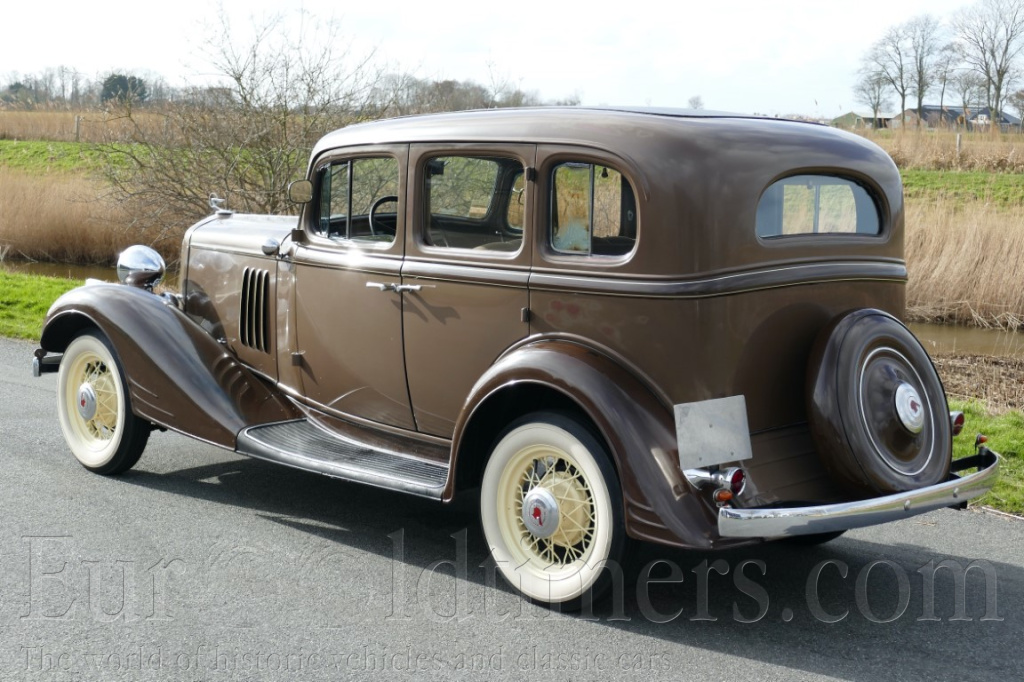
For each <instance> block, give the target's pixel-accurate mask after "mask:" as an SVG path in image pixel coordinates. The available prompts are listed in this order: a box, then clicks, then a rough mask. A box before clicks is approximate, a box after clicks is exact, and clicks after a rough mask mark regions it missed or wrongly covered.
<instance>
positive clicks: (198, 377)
mask: <svg viewBox="0 0 1024 682" xmlns="http://www.w3.org/2000/svg"><path fill="white" fill-rule="evenodd" d="M90 327H94V328H97V329H99V330H100V331H101V332H103V333H104V334H105V335H106V336H107V338H109V339H110V341H111V343H112V344H113V346H114V350H115V352H116V355H117V358H118V360H119V361H120V362H121V364H122V366H123V369H124V373H125V376H126V377H127V378H128V384H129V390H130V391H131V397H132V409H133V411H134V412H135V414H136V415H138V416H139V417H142V418H143V419H147V420H149V421H151V422H153V423H155V424H158V425H160V426H164V427H167V428H169V429H173V430H175V431H180V432H182V433H185V434H187V435H189V436H193V437H195V438H199V439H201V440H204V441H207V442H209V443H213V444H214V445H219V446H221V447H225V448H229V449H232V450H234V449H235V436H236V435H237V434H238V432H239V431H240V430H241V429H243V428H244V427H247V426H253V425H255V424H263V423H267V422H274V421H282V420H286V419H294V418H297V417H299V416H300V415H299V413H298V411H297V410H296V408H295V407H294V406H293V405H292V404H291V403H290V402H289V401H288V400H287V398H285V397H284V396H283V395H282V394H280V393H279V392H278V391H276V390H275V389H274V388H272V387H271V386H269V385H268V384H267V383H265V382H264V381H263V380H261V379H260V378H259V377H257V376H256V375H255V374H254V373H253V372H252V371H250V370H249V369H248V368H247V367H246V366H245V365H243V364H242V363H241V362H240V361H239V360H238V359H237V358H236V357H235V356H234V355H232V354H230V353H229V352H228V351H227V350H226V349H225V348H224V346H222V345H221V344H220V343H218V342H217V341H216V340H215V339H213V338H212V337H211V336H210V335H209V334H207V333H206V332H205V331H204V330H203V329H202V328H201V327H199V326H198V325H197V324H195V323H194V322H192V321H191V320H190V319H189V318H188V316H186V315H185V314H184V313H183V312H181V311H180V310H178V309H177V308H174V307H173V306H169V305H167V304H166V303H164V301H163V299H161V298H160V297H158V296H154V295H153V294H150V293H148V292H145V291H143V290H141V289H137V288H134V287H127V286H122V285H117V284H95V285H90V286H85V287H80V288H78V289H74V290H72V291H69V292H68V293H66V294H64V295H63V296H61V297H60V298H59V299H57V301H56V302H54V304H53V306H51V308H50V311H49V313H48V314H47V317H46V323H45V324H44V327H43V335H42V339H41V341H40V345H41V346H42V348H43V349H44V350H46V351H49V352H54V353H62V352H64V350H65V349H66V348H67V346H68V344H69V343H70V342H71V340H72V339H74V338H75V336H77V335H78V334H80V333H81V332H82V331H83V330H84V329H86V328H90Z"/></svg>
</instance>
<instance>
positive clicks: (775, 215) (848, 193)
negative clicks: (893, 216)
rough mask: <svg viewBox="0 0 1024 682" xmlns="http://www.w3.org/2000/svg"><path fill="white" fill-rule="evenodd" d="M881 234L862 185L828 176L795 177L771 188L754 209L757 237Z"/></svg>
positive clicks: (869, 200) (777, 183)
mask: <svg viewBox="0 0 1024 682" xmlns="http://www.w3.org/2000/svg"><path fill="white" fill-rule="evenodd" d="M880 232H881V221H880V220H879V211H878V206H877V205H876V204H875V201H874V199H873V198H872V197H871V195H870V194H869V193H868V191H867V190H866V189H865V188H864V187H862V186H861V185H859V184H857V183H856V182H853V181H852V180H846V179H844V178H838V177H834V176H829V175H795V176H793V177H789V178H784V179H782V180H779V181H778V182H776V183H774V184H773V185H771V186H770V187H769V188H768V189H767V190H765V192H764V194H762V195H761V201H760V202H759V203H758V206H757V236H758V237H782V236H787V235H806V234H865V235H877V234H879V233H880Z"/></svg>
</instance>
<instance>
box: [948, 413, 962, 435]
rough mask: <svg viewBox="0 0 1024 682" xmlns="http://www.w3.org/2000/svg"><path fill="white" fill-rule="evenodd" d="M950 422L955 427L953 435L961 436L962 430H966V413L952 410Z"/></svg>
mask: <svg viewBox="0 0 1024 682" xmlns="http://www.w3.org/2000/svg"><path fill="white" fill-rule="evenodd" d="M949 424H950V426H951V427H952V428H953V435H954V436H959V435H960V432H961V431H963V430H964V413H963V412H950V413H949Z"/></svg>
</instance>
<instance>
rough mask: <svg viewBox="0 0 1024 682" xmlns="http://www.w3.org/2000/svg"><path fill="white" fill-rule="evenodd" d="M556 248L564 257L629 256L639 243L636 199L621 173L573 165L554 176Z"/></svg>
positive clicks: (559, 168) (558, 168) (553, 239)
mask: <svg viewBox="0 0 1024 682" xmlns="http://www.w3.org/2000/svg"><path fill="white" fill-rule="evenodd" d="M551 187H552V191H551V218H550V220H551V228H550V240H551V248H553V249H554V250H555V251H557V252H559V253H573V254H584V255H596V256H623V255H625V254H627V253H629V252H631V251H632V250H633V247H634V245H635V244H636V226H637V216H636V199H635V197H634V195H633V188H632V187H631V186H630V184H629V182H628V181H627V180H626V178H625V177H624V176H623V175H622V173H620V172H619V171H617V170H615V169H614V168H610V167H608V166H603V165H597V164H591V163H578V162H567V163H562V164H559V165H557V166H555V168H554V170H553V171H552V173H551Z"/></svg>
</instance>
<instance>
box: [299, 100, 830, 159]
mask: <svg viewBox="0 0 1024 682" xmlns="http://www.w3.org/2000/svg"><path fill="white" fill-rule="evenodd" d="M709 119H730V120H734V121H745V122H748V123H749V125H750V126H751V127H754V128H757V129H759V130H763V129H764V127H765V126H772V125H779V124H782V123H789V124H793V123H799V124H800V125H805V126H808V127H815V128H822V127H823V126H820V125H819V124H815V123H809V122H803V121H800V122H794V121H791V120H789V119H777V118H768V117H764V116H753V115H747V114H736V113H729V112H723V111H709V110H704V109H673V108H662V107H628V106H627V107H618V106H603V107H562V106H553V107H528V108H501V109H475V110H469V111H458V112H446V113H439V114H416V115H410V116H400V117H397V118H390V119H382V120H378V121H370V122H366V123H357V124H353V125H350V126H347V127H345V128H341V129H339V130H335V131H334V132H331V133H328V134H327V135H325V136H324V137H323V138H322V139H321V140H320V141H319V142H318V143H317V144H316V146H315V147H314V149H313V157H316V156H318V155H319V154H320V153H322V152H323V151H325V150H327V149H332V148H336V147H348V146H353V145H362V144H397V143H408V142H496V141H503V142H513V141H517V140H518V141H523V142H534V143H563V144H585V145H590V146H600V147H610V148H614V147H615V146H617V145H616V141H617V140H620V139H621V138H622V137H623V135H624V134H628V135H630V136H632V135H636V134H644V131H646V132H647V133H649V134H652V135H656V134H661V135H664V134H671V132H670V131H671V128H672V125H671V124H672V123H679V122H683V121H687V120H689V121H693V122H696V121H699V120H709ZM627 128H628V133H627V130H626V129H627Z"/></svg>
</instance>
